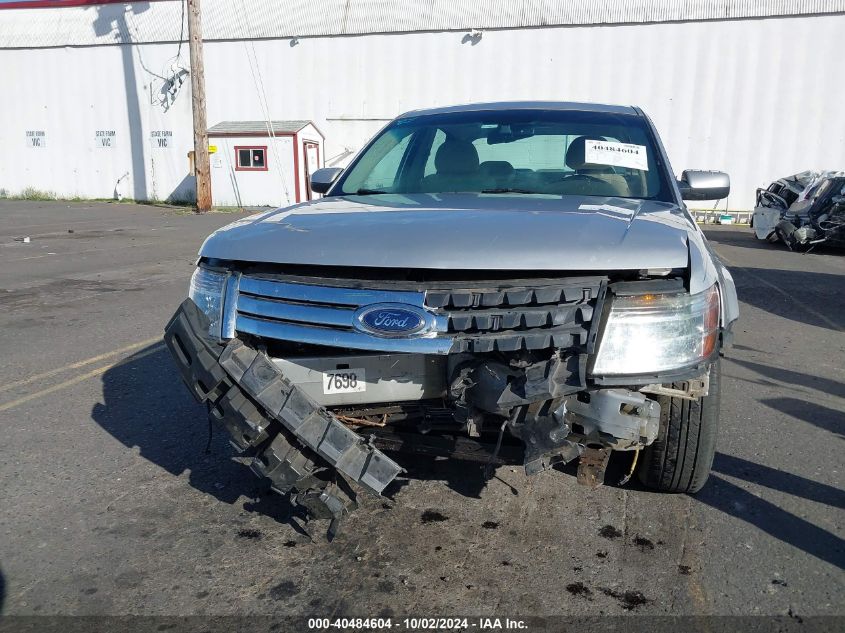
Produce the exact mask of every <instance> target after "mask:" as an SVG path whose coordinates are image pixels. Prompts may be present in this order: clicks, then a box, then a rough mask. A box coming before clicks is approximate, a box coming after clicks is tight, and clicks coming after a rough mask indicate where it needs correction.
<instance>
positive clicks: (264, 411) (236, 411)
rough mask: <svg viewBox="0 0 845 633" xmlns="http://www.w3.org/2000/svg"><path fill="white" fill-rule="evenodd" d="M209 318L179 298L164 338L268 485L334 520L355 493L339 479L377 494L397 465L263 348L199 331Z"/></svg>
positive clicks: (198, 393) (212, 412) (188, 381)
mask: <svg viewBox="0 0 845 633" xmlns="http://www.w3.org/2000/svg"><path fill="white" fill-rule="evenodd" d="M208 325H209V322H208V318H207V317H206V316H205V315H204V314H203V313H202V312H201V311H200V310H199V308H197V306H196V304H194V302H193V301H191V300H190V299H186V300H185V301H184V302H183V303H182V305H181V306H180V308H179V310H178V311H177V312H176V314H175V315H174V316H173V318H172V319H171V320H170V322H169V323H168V324H167V327H166V328H165V336H164V340H165V343H166V344H167V346H168V348H169V349H170V352H171V354H172V355H173V357H174V359H175V360H176V363H177V365H178V367H179V370H180V372H181V374H182V378H183V380H184V381H185V383H186V384H187V385H188V388H189V389H190V391H191V393H192V394H193V395H194V397H195V398H196V399H197V401H199V402H205V403H207V404H208V409H209V416H210V417H211V418H213V419H214V420H216V421H218V422H220V423H222V425H223V426H225V427H226V429H227V430H228V431H229V433H230V434H231V436H232V442H233V443H234V444H235V446H236V447H237V448H238V449H240V450H242V451H245V454H246V455H249V456H251V457H252V463H251V468H252V470H253V471H254V472H255V473H256V474H257V475H259V476H262V477H267V478H268V479H269V480H270V482H271V485H272V487H273V489H275V490H276V491H278V492H280V493H283V494H287V493H293V501H294V503H295V504H299V505H302V506H304V507H306V508H307V509H308V510H309V512H310V514H311V515H312V516H316V517H320V518H331V519H333V520H335V521H337V520H339V519H340V518H341V516H342V515H343V513H344V512H345V511H346V510H348V509H349V507H350V502H351V503H352V504H354V499H355V497H354V492H353V491H351V490H350V489H349V487H348V486H347V485H345V484H346V481H345V480H348V481H352V482H355V483H357V484H359V485H360V486H362V487H363V488H364V489H365V490H368V491H370V492H372V493H375V494H381V492H382V491H383V490H384V488H385V487H386V486H387V485H388V484H389V483H390V482H391V481H393V479H394V478H395V477H396V476H397V475H398V474H399V473H400V472H402V468H401V467H400V466H399V465H398V464H397V463H396V462H394V461H393V460H392V459H390V458H389V457H387V456H386V455H385V454H384V453H382V452H381V451H380V450H378V449H377V448H375V447H374V446H372V445H371V444H369V443H368V442H367V441H365V440H364V439H363V438H362V437H360V436H359V435H357V434H356V433H354V432H353V431H351V430H350V429H349V428H347V427H346V426H345V425H344V424H343V423H342V422H340V421H339V420H338V419H337V418H336V417H335V416H334V415H332V414H331V413H330V412H329V411H327V410H326V409H325V408H323V407H321V406H320V405H318V404H316V403H315V402H314V401H313V400H312V399H311V398H310V397H308V396H307V395H306V394H305V393H303V392H302V390H300V389H299V388H298V387H297V386H296V385H294V384H292V383H291V382H290V381H288V380H287V379H286V378H285V376H284V375H283V374H282V372H281V370H279V368H278V367H276V365H275V364H274V363H273V362H272V361H270V359H269V358H268V357H267V356H266V354H264V353H262V352H259V351H256V350H254V349H252V348H251V347H248V346H247V345H245V344H244V343H242V342H241V341H240V340H239V339H232V340H231V341H229V343H228V344H226V345H222V344H221V343H220V342H218V341H217V340H216V339H214V338H212V337H210V336H208V335H207V334H206V332H208ZM327 467H331V468H332V469H334V470H335V471H336V472H337V473H339V474H341V475H342V478H337V477H335V476H334V475H335V473H334V472H327ZM344 478H345V480H344Z"/></svg>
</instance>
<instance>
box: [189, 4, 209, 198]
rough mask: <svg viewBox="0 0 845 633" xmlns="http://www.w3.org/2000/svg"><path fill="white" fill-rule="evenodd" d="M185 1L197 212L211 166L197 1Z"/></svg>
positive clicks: (204, 193)
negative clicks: (186, 4)
mask: <svg viewBox="0 0 845 633" xmlns="http://www.w3.org/2000/svg"><path fill="white" fill-rule="evenodd" d="M187 2H188V40H189V48H190V53H191V102H192V106H193V115H194V174H195V175H196V178H197V213H205V212H206V211H208V210H209V209H211V165H210V161H209V158H208V130H207V129H206V128H207V122H206V119H205V70H204V67H203V61H202V18H201V16H200V0H187Z"/></svg>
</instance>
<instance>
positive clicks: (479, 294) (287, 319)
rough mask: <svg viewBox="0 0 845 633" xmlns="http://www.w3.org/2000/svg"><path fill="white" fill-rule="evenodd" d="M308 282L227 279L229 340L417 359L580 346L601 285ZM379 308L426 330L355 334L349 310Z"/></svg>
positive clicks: (592, 280) (574, 281)
mask: <svg viewBox="0 0 845 633" xmlns="http://www.w3.org/2000/svg"><path fill="white" fill-rule="evenodd" d="M311 281H312V280H309V279H303V278H302V277H296V278H295V281H292V280H291V278H286V277H285V276H283V275H239V274H234V275H232V277H230V280H229V282H228V283H229V285H230V286H229V289H228V291H227V300H226V302H225V303H226V305H225V306H224V311H225V312H226V318H224V322H228V323H231V329H232V331H231V332H230V333H229V335H230V336H231V335H234V333H235V332H240V333H245V334H251V335H255V336H259V337H262V338H265V339H268V340H269V341H284V342H290V343H298V344H306V345H320V346H323V347H331V348H343V349H350V350H368V351H384V352H412V353H421V354H449V353H456V352H473V353H481V352H496V351H499V352H515V351H520V350H541V349H548V348H572V347H587V346H588V342H589V340H588V339H589V334H590V325H591V322H592V319H593V315H594V313H595V311H596V308H597V303H598V302H599V301H600V300H601V297H602V296H603V293H604V288H605V285H606V281H607V280H606V278H605V277H577V278H576V277H572V278H564V279H560V280H553V281H549V280H536V282H534V281H532V282H530V283H528V284H522V285H505V284H504V283H503V282H501V281H496V282H487V283H485V282H483V281H479V282H472V283H473V285H474V286H475V287H471V288H470V287H464V288H461V287H457V288H453V287H449V288H443V287H442V285H441V286H440V287H438V282H428V284H429V285H430V286H431V287H425V285H423V287H420V286H419V284H418V285H417V286H416V287H413V288H397V287H396V285H395V284H384V285H385V286H387V285H390V287H389V288H385V287H382V288H379V287H378V285H379V282H378V281H367V282H366V284H367V286H371V287H367V288H359V287H350V286H349V282H348V280H336V281H335V282H334V283H333V281H332V280H329V279H324V278H320V279H314V280H313V283H309V282H311ZM440 283H441V284H442V282H440ZM476 284H477V285H476ZM443 285H446V284H443ZM467 285H469V284H467ZM381 303H397V304H404V305H410V306H414V307H415V308H418V309H421V310H423V311H424V312H425V313H426V314H427V315H429V317H430V322H429V325H428V327H427V328H426V329H425V330H424V331H423V332H421V333H419V334H414V335H408V336H397V337H391V338H384V337H381V336H378V335H374V334H371V333H368V332H365V331H361V330H359V329H356V327H355V325H354V314H355V311H356V310H358V309H359V308H362V307H364V306H368V305H371V304H381Z"/></svg>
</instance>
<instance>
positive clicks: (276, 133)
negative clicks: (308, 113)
mask: <svg viewBox="0 0 845 633" xmlns="http://www.w3.org/2000/svg"><path fill="white" fill-rule="evenodd" d="M323 141H324V137H323V134H322V133H321V132H320V130H318V129H317V126H315V125H314V123H312V122H311V121H223V122H222V123H218V124H217V125H214V126H212V127H211V128H209V129H208V144H209V148H210V150H211V151H212V154H211V196H212V199H213V203H214V205H215V206H223V207H226V206H238V207H257V206H274V207H281V206H286V205H289V204H294V203H296V202H303V201H305V200H311V199H312V198H314V197H318V194H315V193H313V192H312V191H311V188H310V187H309V186H308V178H309V175H310V174H311V173H313V172H314V170H316V169H319V168H320V167H322V166H323Z"/></svg>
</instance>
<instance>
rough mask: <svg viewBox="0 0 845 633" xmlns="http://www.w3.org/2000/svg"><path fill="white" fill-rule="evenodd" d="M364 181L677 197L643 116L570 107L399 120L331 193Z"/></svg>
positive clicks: (437, 188)
mask: <svg viewBox="0 0 845 633" xmlns="http://www.w3.org/2000/svg"><path fill="white" fill-rule="evenodd" d="M362 189H364V190H376V191H384V192H387V193H404V194H410V193H476V194H484V193H491V194H492V193H515V194H519V195H584V196H603V197H624V198H649V199H658V200H667V201H671V200H672V198H671V195H672V194H671V191H672V190H671V188H670V187H669V186H668V184H667V179H666V177H665V168H664V166H663V164H662V162H661V157H660V154H659V153H658V150H657V146H656V144H655V143H654V140H653V138H652V133H651V131H650V128H649V127H648V126H647V124H646V122H645V120H644V119H643V118H642V117H639V116H636V115H618V114H610V113H597V112H581V111H565V110H560V111H559V110H503V111H478V112H458V113H448V114H432V115H421V116H419V117H407V118H402V119H398V120H396V121H394V122H393V123H392V124H391V125H389V126H388V127H387V128H386V129H385V130H384V131H383V132H382V133H381V135H380V136H379V137H377V138H376V139H375V140H374V141H373V142H372V143H371V144H370V146H369V147H368V148H367V149H366V150H365V151H364V152H363V153H362V155H361V156H360V157H359V158H358V159H357V160H356V161H355V162H354V163H353V164H352V165H351V166H350V168H349V169H348V170H347V172H346V173H345V174H344V175H343V176H342V179H341V181H340V182H339V186H338V188H337V189H336V190H335V191H336V192H338V193H347V194H349V193H356V192H357V191H360V190H362Z"/></svg>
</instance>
